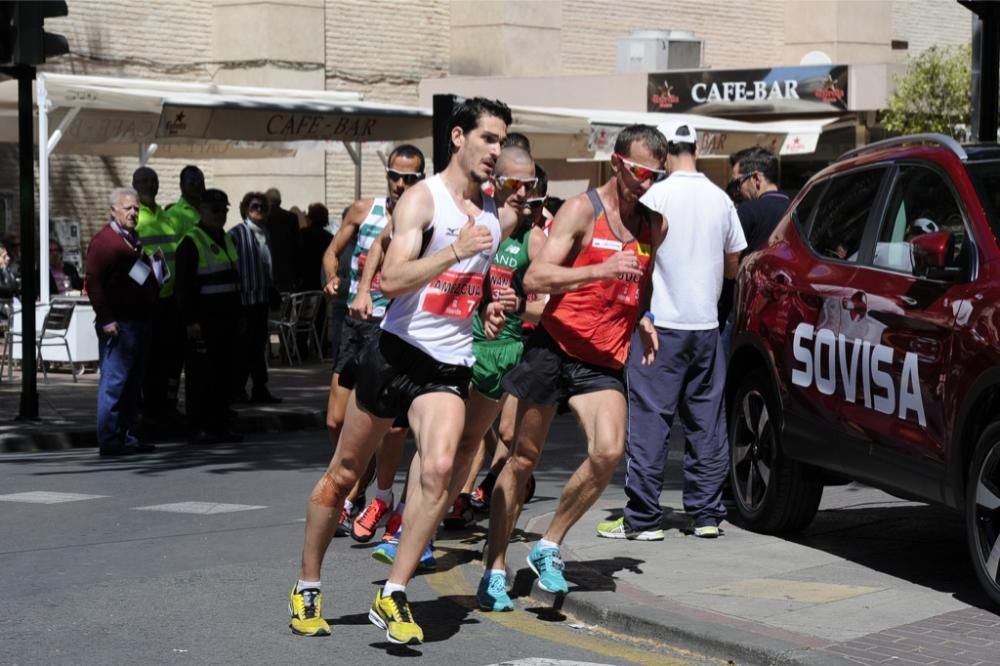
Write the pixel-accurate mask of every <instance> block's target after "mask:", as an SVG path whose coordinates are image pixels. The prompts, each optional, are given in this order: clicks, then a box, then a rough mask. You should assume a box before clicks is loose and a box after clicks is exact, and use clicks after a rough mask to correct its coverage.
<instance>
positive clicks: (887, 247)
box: [872, 165, 966, 274]
mask: <svg viewBox="0 0 1000 666" xmlns="http://www.w3.org/2000/svg"><path fill="white" fill-rule="evenodd" d="M934 231H948V232H950V233H951V234H952V238H953V239H954V240H955V250H954V253H953V254H952V256H951V259H950V263H951V266H952V267H958V266H959V262H961V257H962V248H963V247H964V246H965V240H966V239H965V223H964V221H963V219H962V209H961V208H960V207H959V205H958V202H957V201H956V200H955V196H954V195H953V194H952V191H951V188H950V187H949V186H948V183H947V182H946V181H945V179H944V177H943V176H941V174H939V173H938V172H937V171H934V170H933V169H930V168H927V167H924V166H919V165H907V166H903V167H901V168H900V172H899V177H898V178H897V179H896V183H895V185H894V186H893V191H892V194H891V195H890V196H889V205H888V206H887V208H886V217H885V220H884V221H883V223H882V228H881V231H880V232H879V238H878V242H877V243H876V245H875V254H874V257H873V259H872V262H873V263H874V264H875V265H876V266H881V267H883V268H888V269H891V270H895V271H900V272H903V273H910V274H912V273H913V262H912V254H911V251H910V240H911V239H913V238H915V237H916V236H919V235H921V234H926V233H930V232H934Z"/></svg>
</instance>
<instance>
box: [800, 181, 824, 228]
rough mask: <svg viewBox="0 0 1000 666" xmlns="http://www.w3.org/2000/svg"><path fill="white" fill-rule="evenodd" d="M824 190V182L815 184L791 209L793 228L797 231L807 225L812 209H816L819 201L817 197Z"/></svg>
mask: <svg viewBox="0 0 1000 666" xmlns="http://www.w3.org/2000/svg"><path fill="white" fill-rule="evenodd" d="M825 188H826V181H823V182H820V183H816V184H815V185H813V186H812V187H810V188H809V191H808V192H806V194H805V196H804V197H802V199H801V200H800V201H799V202H798V203H797V204H795V208H794V209H792V220H793V221H794V222H795V226H797V227H798V228H799V229H805V228H806V226H807V225H808V224H809V218H810V216H811V215H812V212H813V209H814V208H816V202H817V201H819V195H820V194H822V192H823V190H824V189H825Z"/></svg>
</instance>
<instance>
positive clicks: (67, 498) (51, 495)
mask: <svg viewBox="0 0 1000 666" xmlns="http://www.w3.org/2000/svg"><path fill="white" fill-rule="evenodd" d="M102 497H108V496H107V495H84V494H83V493H57V492H49V491H44V490H34V491H31V492H26V493H11V494H9V495H0V502H24V503H26V504H62V503H63V502H82V501H83V500H92V499H100V498H102Z"/></svg>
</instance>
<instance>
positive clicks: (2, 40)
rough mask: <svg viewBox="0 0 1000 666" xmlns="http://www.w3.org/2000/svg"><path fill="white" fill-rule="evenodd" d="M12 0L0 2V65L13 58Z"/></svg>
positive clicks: (7, 62)
mask: <svg viewBox="0 0 1000 666" xmlns="http://www.w3.org/2000/svg"><path fill="white" fill-rule="evenodd" d="M15 4H16V3H14V2H0V65H6V64H9V63H10V62H11V61H12V60H13V59H14V35H15V34H16V33H15V30H14V5H15Z"/></svg>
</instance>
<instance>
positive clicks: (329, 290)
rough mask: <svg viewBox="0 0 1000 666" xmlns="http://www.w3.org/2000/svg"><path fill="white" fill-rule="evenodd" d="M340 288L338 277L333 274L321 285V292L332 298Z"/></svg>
mask: <svg viewBox="0 0 1000 666" xmlns="http://www.w3.org/2000/svg"><path fill="white" fill-rule="evenodd" d="M339 288H340V278H339V277H337V276H336V275H334V276H333V277H332V278H330V279H329V280H327V281H326V284H325V285H323V294H324V295H325V296H326V297H327V298H333V297H334V296H336V295H337V290H338V289H339Z"/></svg>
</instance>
